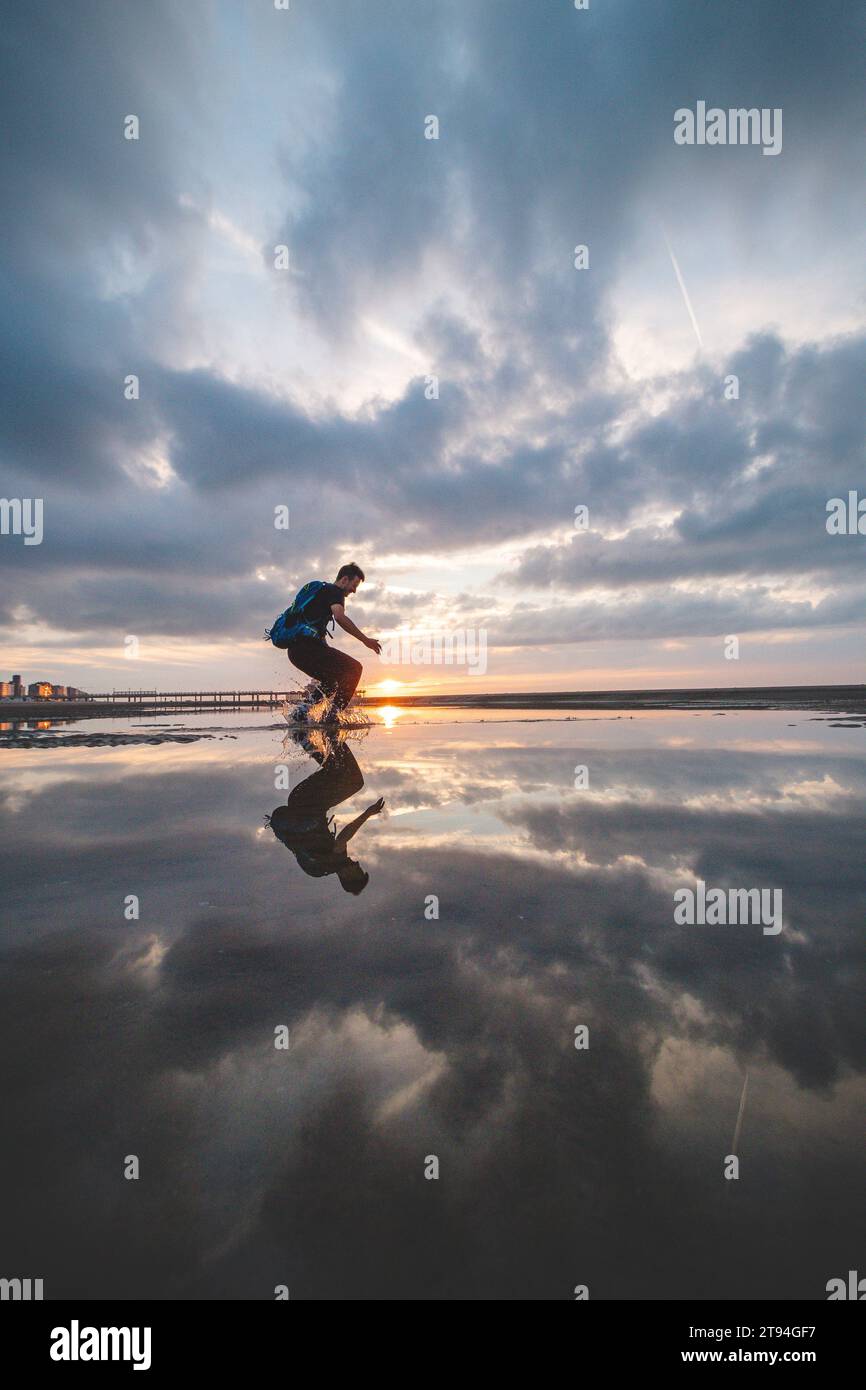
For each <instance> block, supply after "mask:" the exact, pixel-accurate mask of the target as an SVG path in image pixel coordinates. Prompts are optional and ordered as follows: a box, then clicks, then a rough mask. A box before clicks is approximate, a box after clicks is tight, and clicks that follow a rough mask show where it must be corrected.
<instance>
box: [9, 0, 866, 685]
mask: <svg viewBox="0 0 866 1390" xmlns="http://www.w3.org/2000/svg"><path fill="white" fill-rule="evenodd" d="M864 28H866V23H864V16H863V12H862V10H860V9H859V7H857V6H855V5H852V4H850V3H848V0H824V3H822V4H820V5H818V4H814V3H811V0H810V2H808V3H807V0H762V3H761V4H760V5H755V4H754V3H753V0H726V3H724V4H722V3H714V4H701V5H695V4H694V3H693V0H656V2H655V3H653V4H647V3H645V2H644V0H590V6H589V9H588V10H585V11H582V10H576V9H575V8H574V4H573V0H290V5H289V8H288V9H286V10H282V9H279V10H278V9H276V8H275V6H274V4H273V2H272V0H183V3H180V0H148V3H147V4H140V3H131V2H130V0H74V3H71V4H70V3H68V0H43V3H40V4H39V5H38V6H30V7H27V6H17V7H10V12H9V13H7V14H6V15H5V16H4V23H3V28H2V38H0V52H2V63H3V81H2V84H0V91H2V98H0V101H2V107H3V112H2V120H3V126H4V129H5V131H6V133H7V140H6V141H5V142H4V145H3V152H2V156H0V158H2V162H3V168H2V176H3V183H4V188H5V190H6V193H7V198H8V200H9V206H8V210H7V213H6V217H5V219H4V237H3V244H4V254H3V268H2V278H0V295H2V299H3V309H4V319H5V325H6V331H5V333H4V335H3V344H2V347H0V375H2V381H3V388H4V389H3V394H4V400H5V409H4V411H3V413H2V417H0V470H2V471H0V495H2V496H3V497H5V498H22V499H23V498H41V499H42V501H43V508H44V535H43V540H42V543H41V544H40V545H25V544H24V538H23V537H22V536H20V535H14V534H9V535H3V536H2V537H0V566H2V581H0V626H2V635H0V636H2V650H3V653H4V658H3V666H4V670H3V671H2V673H0V675H2V676H3V677H8V675H9V674H11V673H12V672H13V671H20V672H22V673H23V674H24V676H25V678H26V679H30V680H32V679H35V678H37V677H42V678H46V679H49V680H53V681H58V682H60V681H65V682H70V683H74V684H77V685H82V686H84V687H86V688H89V689H91V690H99V689H105V688H108V689H111V688H114V687H117V688H125V687H136V688H154V687H157V688H163V689H181V688H190V686H195V687H201V688H213V687H231V688H235V687H238V686H244V687H250V686H273V685H284V684H285V681H286V660H285V657H284V656H283V655H282V654H281V653H277V652H276V651H275V650H274V649H272V648H270V647H269V646H268V645H266V644H265V643H264V642H263V641H262V640H261V633H262V631H263V629H264V628H265V627H266V626H267V625H269V623H270V622H271V621H272V620H273V618H274V617H275V615H276V613H277V612H278V611H279V610H280V609H281V608H282V607H284V606H285V604H286V603H287V602H288V601H289V599H290V598H291V597H292V595H293V594H294V592H295V590H296V589H297V588H298V586H299V585H300V584H301V583H302V582H304V581H305V580H306V579H308V578H310V577H313V576H319V577H323V578H328V577H331V576H332V575H333V574H334V573H335V572H336V568H337V566H338V565H339V564H340V563H342V562H343V561H345V560H348V559H356V560H357V561H359V562H360V564H361V565H362V566H363V567H364V568H365V570H366V571H367V574H368V582H367V584H366V585H365V586H364V587H363V588H362V590H361V593H360V594H359V595H358V597H357V599H356V600H355V601H353V603H352V606H351V608H350V612H351V613H352V614H353V615H354V616H355V617H356V620H358V621H360V622H361V624H362V625H363V626H364V627H365V628H366V629H367V630H368V631H371V632H374V633H376V634H378V635H380V636H387V635H390V634H394V633H397V632H411V633H419V632H422V631H425V630H426V631H434V632H455V631H457V630H460V629H463V630H465V629H472V630H476V631H478V630H481V629H483V630H484V631H485V632H486V635H487V636H486V640H487V644H488V657H487V671H486V673H485V674H484V675H483V676H474V677H473V676H469V675H467V673H466V672H465V670H461V669H460V668H456V667H455V668H453V669H441V668H440V669H434V668H430V667H421V666H403V667H386V666H384V665H381V664H380V663H379V662H378V661H377V660H376V659H375V658H372V657H371V658H370V660H369V662H368V664H367V675H366V678H367V683H368V685H369V686H371V687H374V688H375V685H376V683H377V682H378V681H380V680H382V679H385V680H388V679H391V680H399V681H402V682H404V683H405V684H406V686H407V688H413V689H418V690H424V689H431V688H443V687H445V688H452V687H453V688H461V687H466V686H470V687H474V688H476V689H477V688H480V687H481V686H483V688H486V689H493V690H496V689H506V688H512V689H514V688H516V689H521V688H522V689H556V688H574V687H585V688H604V687H623V688H628V687H639V686H643V685H648V686H665V685H668V686H670V685H683V686H689V685H692V686H694V685H703V684H730V685H749V684H756V683H757V684H763V683H783V684H785V683H786V684H793V683H798V682H801V681H831V680H832V681H862V680H863V679H864V674H863V673H864V634H863V611H864V597H866V595H864V588H866V586H864V582H863V578H862V563H863V547H864V545H866V539H864V538H863V537H861V536H857V535H853V536H831V535H828V532H827V528H826V508H827V502H828V499H830V498H833V497H837V496H842V497H845V498H847V496H848V492H849V490H851V489H857V488H858V487H859V489H860V495H861V496H862V495H864V494H866V470H864V465H863V438H864V423H866V422H864V415H866V402H864V392H863V379H864V372H863V369H864V365H866V291H864V285H863V278H862V265H863V259H864V232H863V217H862V209H863V182H864V176H863V158H862V154H863V135H864V132H863V106H862V71H861V68H860V57H859V54H860V53H861V52H862V47H863V40H864V37H866V35H864ZM699 101H705V102H706V103H707V105H708V106H709V107H713V106H716V107H720V108H722V109H723V110H726V109H728V108H732V107H756V108H760V109H764V108H766V109H768V110H776V109H780V110H781V111H782V113H783V125H782V131H783V141H782V149H781V152H780V153H778V154H776V155H774V156H769V157H768V156H766V155H765V154H764V153H763V150H762V148H761V146H760V145H749V146H744V145H722V146H720V145H715V146H713V145H699V144H695V145H679V144H676V143H675V141H674V138H673V136H674V129H675V121H674V113H675V111H676V110H677V109H680V108H685V107H688V108H692V109H695V108H696V107H697V103H698V102H699ZM131 115H134V116H136V117H137V119H138V123H139V132H138V134H139V138H138V139H126V138H124V129H125V122H126V121H127V118H128V117H129V116H131ZM433 116H435V117H436V119H437V121H438V139H428V138H425V132H426V133H427V134H430V133H431V131H432V126H433V123H432V122H431V121H430V120H429V118H430V117H433ZM578 245H583V246H586V247H587V248H588V265H587V266H586V268H583V269H577V268H576V267H575V247H576V246H578ZM279 247H285V248H287V253H286V257H284V258H283V259H287V261H288V265H287V266H285V267H284V266H283V265H282V261H281V258H280V257H279V255H278V252H277V248H279ZM132 374H134V375H135V376H136V377H137V378H138V380H139V399H137V400H129V399H126V397H125V380H126V378H128V377H129V376H130V375H132ZM731 376H736V377H737V379H738V386H739V394H738V398H736V399H728V398H726V394H727V395H728V396H730V395H731V388H730V386H729V388H728V391H727V393H726V388H725V382H726V378H729V377H731ZM433 377H435V378H437V379H438V398H435V397H434V398H430V397H431V396H433V391H432V387H431V378H433ZM281 507H288V508H289V515H290V525H289V528H288V530H285V529H277V528H276V527H275V525H274V518H275V509H277V508H281ZM576 507H586V508H588V522H589V524H588V528H587V529H584V530H580V529H577V528H576V527H575V508H576ZM732 635H733V636H737V637H738V639H739V644H740V645H739V659H738V660H737V661H733V660H728V659H726V657H725V645H726V644H725V639H726V638H727V637H729V636H732ZM130 636H134V637H136V638H137V639H138V648H137V649H138V658H137V660H136V661H130V660H128V659H127V658H126V656H125V651H127V650H129V649H130V643H129V642H128V641H126V640H125V639H127V638H128V637H130ZM341 645H342V642H341ZM347 648H348V643H347ZM728 649H729V650H730V645H729V646H728ZM356 650H357V649H356Z"/></svg>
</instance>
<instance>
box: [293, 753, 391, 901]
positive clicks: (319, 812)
mask: <svg viewBox="0 0 866 1390" xmlns="http://www.w3.org/2000/svg"><path fill="white" fill-rule="evenodd" d="M297 738H298V741H302V742H303V746H304V748H305V749H306V751H307V752H308V753H309V754H310V756H311V757H312V758H315V760H316V762H317V763H319V764H320V766H319V770H318V771H317V772H313V773H311V774H310V776H309V777H306V778H305V779H304V781H303V782H300V783H299V784H298V786H297V787H295V789H294V791H292V792H291V793H290V794H289V799H288V801H287V802H286V804H285V806H278V807H277V809H276V810H275V811H274V812H273V814H272V815H271V816H270V817H269V818H268V824H269V825H270V827H271V830H273V832H274V834H275V835H276V837H277V839H278V840H282V842H283V844H284V845H286V846H287V848H288V849H290V850H291V851H292V853H293V854H294V856H295V858H296V859H297V861H298V863H299V864H300V866H301V868H302V869H303V871H304V873H305V874H310V876H311V877H312V878H325V877H326V876H327V875H328V874H336V875H337V877H338V879H339V880H340V884H341V886H342V887H343V888H345V890H346V892H347V893H361V892H363V890H364V889H365V888H366V886H367V884H368V882H369V880H370V875H369V874H368V873H367V871H366V870H365V869H362V868H361V865H360V864H359V863H358V861H357V860H356V859H350V858H349V854H348V849H347V846H348V844H349V841H350V840H351V839H352V836H353V835H357V833H358V831H359V830H360V829H361V826H362V825H363V824H364V822H365V821H367V820H369V819H370V817H371V816H377V815H378V814H379V812H380V811H381V810H382V807H383V806H384V805H385V800H384V797H379V800H378V801H374V802H373V804H372V805H371V806H368V807H367V809H366V811H362V812H361V814H360V816H356V817H355V819H354V820H353V821H350V822H349V824H348V825H347V826H346V827H345V829H344V830H341V831H339V833H338V832H337V828H336V823H335V821H334V817H333V816H332V815H329V814H328V812H329V810H330V809H331V807H333V806H339V805H340V803H341V802H343V801H348V799H349V797H350V796H355V794H356V793H357V792H359V791H360V790H361V788H362V787H363V785H364V777H363V774H362V772H361V769H360V768H359V766H358V763H357V761H356V759H355V755H354V753H353V752H352V750H351V748H349V746H348V744H347V743H345V742H340V741H339V740H338V739H332V738H320V739H318V740H317V741H316V742H313V740H312V739H310V738H305V737H304V735H303V734H302V733H301V734H298V735H297Z"/></svg>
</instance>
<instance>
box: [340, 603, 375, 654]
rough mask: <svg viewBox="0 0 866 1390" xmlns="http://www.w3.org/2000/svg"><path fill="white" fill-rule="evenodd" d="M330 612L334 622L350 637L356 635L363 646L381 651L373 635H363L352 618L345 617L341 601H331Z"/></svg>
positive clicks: (372, 650)
mask: <svg viewBox="0 0 866 1390" xmlns="http://www.w3.org/2000/svg"><path fill="white" fill-rule="evenodd" d="M331 612H332V613H333V615H334V622H335V623H337V625H338V626H339V627H341V628H342V629H343V631H344V632H348V633H349V635H350V636H352V637H357V639H358V641H359V642H363V643H364V646H365V647H369V648H370V651H371V652H381V650H382V648H381V647H380V645H379V643H378V642H377V641H376V639H375V637H367V636H365V634H364V633H363V632H362V631H361V629H360V628H359V627H357V626H356V624H355V623H353V622H352V619H351V618H347V617H346V610H345V608H344V607H343V605H342V603H332V604H331Z"/></svg>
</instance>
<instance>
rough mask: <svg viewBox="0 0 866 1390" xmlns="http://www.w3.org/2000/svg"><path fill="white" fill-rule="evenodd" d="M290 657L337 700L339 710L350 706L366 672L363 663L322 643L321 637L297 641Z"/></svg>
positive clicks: (288, 654) (290, 659)
mask: <svg viewBox="0 0 866 1390" xmlns="http://www.w3.org/2000/svg"><path fill="white" fill-rule="evenodd" d="M286 655H287V656H288V658H289V661H290V662H291V663H292V665H293V666H297V668H298V670H299V671H303V673H304V675H305V676H312V677H313V679H314V680H316V681H318V683H319V685H320V687H321V689H322V690H323V691H324V693H325V694H326V695H330V696H332V697H333V700H334V704H335V705H336V707H337V709H343V708H344V707H345V706H346V705H347V704H348V703H349V701H350V700H351V698H352V696H353V695H354V693H355V686H356V685H357V684H358V681H359V680H360V679H361V672H362V671H363V669H364V668H363V666H362V665H361V663H360V661H356V660H355V659H354V657H351V656H346V653H345V652H341V651H338V650H337V648H336V647H329V646H328V644H327V642H320V641H319V639H318V637H298V638H296V640H295V641H294V642H292V643H291V645H290V646H289V647H287V648H286Z"/></svg>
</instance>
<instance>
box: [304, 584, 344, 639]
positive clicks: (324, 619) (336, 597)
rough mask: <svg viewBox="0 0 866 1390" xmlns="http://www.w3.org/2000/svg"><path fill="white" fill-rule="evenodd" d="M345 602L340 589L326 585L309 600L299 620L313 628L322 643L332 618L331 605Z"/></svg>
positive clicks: (332, 585)
mask: <svg viewBox="0 0 866 1390" xmlns="http://www.w3.org/2000/svg"><path fill="white" fill-rule="evenodd" d="M345 602H346V595H345V594H344V593H343V590H342V589H339V588H338V587H337V585H336V584H326V585H325V586H324V588H322V589H320V590H319V592H318V593H317V594H316V596H315V598H313V599H310V602H309V603H308V604H307V606H306V608H305V609H304V611H303V613H302V614H301V619H302V621H303V622H305V623H309V624H310V627H314V628H315V629H316V632H317V633H318V634H319V636H320V637H321V639H322V641H324V640H325V633H326V631H327V628H328V623H329V622H330V620H331V617H332V613H331V604H332V603H345Z"/></svg>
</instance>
